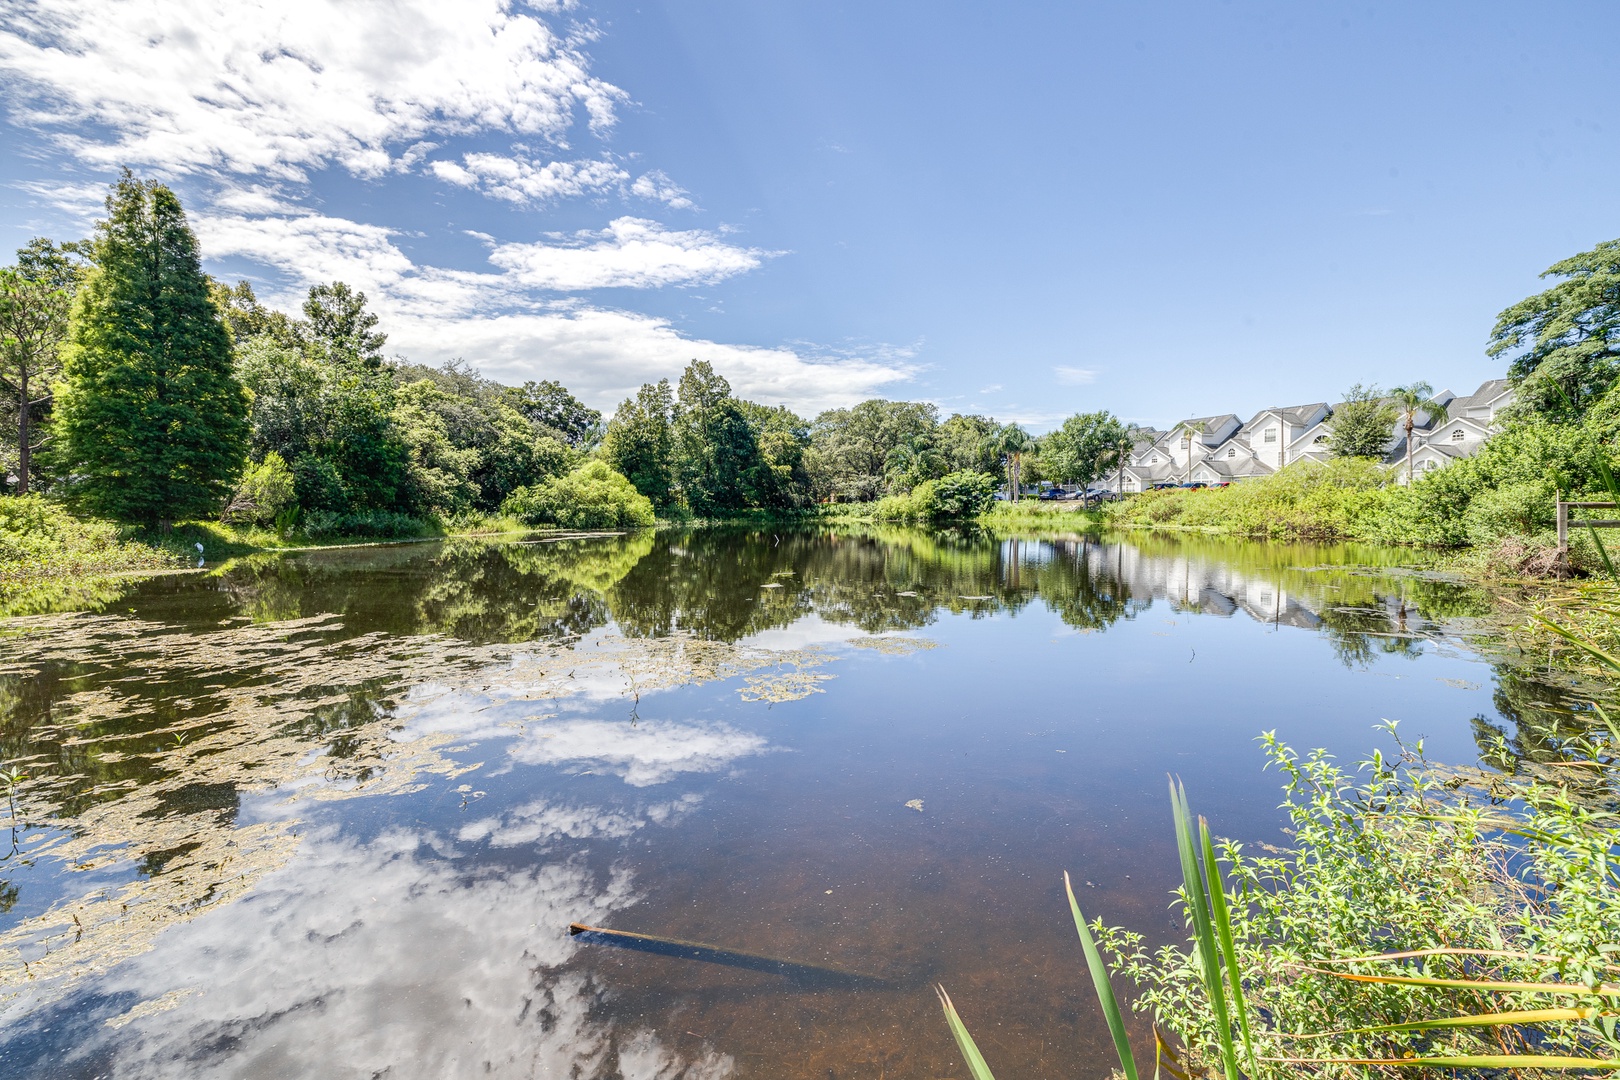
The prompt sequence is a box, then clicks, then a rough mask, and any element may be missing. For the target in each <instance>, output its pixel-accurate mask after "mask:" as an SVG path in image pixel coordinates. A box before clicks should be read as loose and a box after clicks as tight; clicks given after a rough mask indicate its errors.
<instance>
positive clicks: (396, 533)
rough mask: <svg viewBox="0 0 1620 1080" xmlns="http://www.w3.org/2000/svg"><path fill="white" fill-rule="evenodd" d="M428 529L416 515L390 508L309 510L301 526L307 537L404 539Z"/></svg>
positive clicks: (422, 534)
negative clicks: (336, 512) (335, 511)
mask: <svg viewBox="0 0 1620 1080" xmlns="http://www.w3.org/2000/svg"><path fill="white" fill-rule="evenodd" d="M431 531H432V530H431V529H430V528H429V526H428V524H427V523H426V522H424V521H422V520H421V519H420V518H413V517H411V516H410V515H409V514H397V513H395V512H394V511H392V510H362V511H360V512H358V513H353V514H335V513H333V512H332V511H330V510H312V511H311V512H309V513H308V514H305V515H304V527H303V532H304V535H305V536H307V537H309V538H310V539H311V540H337V539H340V538H352V539H368V540H408V539H410V538H412V537H417V536H426V535H427V534H428V533H430V532H431Z"/></svg>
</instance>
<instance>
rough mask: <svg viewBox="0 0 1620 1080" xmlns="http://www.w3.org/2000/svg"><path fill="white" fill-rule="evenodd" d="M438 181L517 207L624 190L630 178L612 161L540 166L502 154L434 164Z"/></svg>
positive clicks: (533, 162)
mask: <svg viewBox="0 0 1620 1080" xmlns="http://www.w3.org/2000/svg"><path fill="white" fill-rule="evenodd" d="M428 170H429V171H430V172H432V173H433V175H434V176H437V177H438V178H439V179H440V180H444V181H446V182H447V183H451V184H456V185H458V186H460V187H468V188H476V189H477V190H479V191H482V192H483V193H484V194H486V195H489V196H492V197H494V198H497V199H504V200H505V201H507V202H513V203H518V204H520V205H526V204H532V203H541V202H550V201H552V200H554V199H562V198H570V197H573V196H578V195H589V194H594V193H597V192H601V191H611V190H616V189H621V188H623V186H624V184H625V183H626V182H627V181H628V180H629V179H630V174H629V173H627V172H625V171H624V170H623V169H622V168H620V167H619V166H618V165H615V164H614V163H613V162H611V161H602V160H585V161H550V162H546V163H544V164H541V163H539V162H536V161H531V160H527V159H525V158H516V157H506V156H504V155H502V154H482V153H481V154H463V155H462V158H461V164H459V165H457V164H456V163H455V162H453V161H434V162H432V163H430V164H429V165H428Z"/></svg>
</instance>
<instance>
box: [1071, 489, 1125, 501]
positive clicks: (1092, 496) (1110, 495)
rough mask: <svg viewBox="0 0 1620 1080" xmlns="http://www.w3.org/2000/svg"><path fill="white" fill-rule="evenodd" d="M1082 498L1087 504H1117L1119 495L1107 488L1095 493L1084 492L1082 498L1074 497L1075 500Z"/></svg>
mask: <svg viewBox="0 0 1620 1080" xmlns="http://www.w3.org/2000/svg"><path fill="white" fill-rule="evenodd" d="M1082 497H1083V498H1084V499H1085V500H1086V501H1087V502H1094V503H1097V502H1118V501H1119V493H1118V492H1115V491H1109V490H1108V489H1107V488H1098V489H1097V490H1095V491H1088V492H1086V493H1085V495H1084V496H1078V495H1077V496H1076V498H1082Z"/></svg>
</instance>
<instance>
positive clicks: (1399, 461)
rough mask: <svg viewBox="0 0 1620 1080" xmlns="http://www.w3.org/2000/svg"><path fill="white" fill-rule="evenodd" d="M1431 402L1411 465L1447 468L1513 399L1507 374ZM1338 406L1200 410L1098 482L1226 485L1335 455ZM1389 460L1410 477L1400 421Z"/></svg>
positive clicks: (1474, 445)
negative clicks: (1246, 413)
mask: <svg viewBox="0 0 1620 1080" xmlns="http://www.w3.org/2000/svg"><path fill="white" fill-rule="evenodd" d="M1433 400H1434V401H1435V402H1437V403H1439V404H1443V405H1445V406H1446V408H1447V412H1448V418H1447V419H1446V420H1445V421H1444V422H1443V423H1442V422H1437V421H1436V420H1435V418H1434V417H1433V416H1432V415H1431V414H1430V413H1428V412H1419V413H1418V414H1417V416H1416V417H1414V420H1415V425H1414V427H1413V431H1412V467H1413V473H1414V475H1415V474H1416V473H1417V472H1419V471H1425V472H1426V471H1428V470H1430V469H1438V468H1442V467H1444V466H1445V465H1447V464H1449V463H1450V462H1452V461H1455V460H1456V459H1458V458H1464V457H1468V456H1469V455H1470V454H1472V453H1474V452H1475V451H1476V450H1478V449H1479V448H1480V446H1481V445H1482V444H1483V443H1484V442H1485V440H1486V439H1487V438H1489V437H1490V435H1491V432H1492V431H1493V430H1495V425H1496V418H1497V415H1498V414H1499V413H1500V412H1501V411H1502V409H1503V408H1505V407H1506V406H1507V405H1508V404H1509V403H1510V402H1511V401H1512V400H1513V389H1512V387H1511V386H1509V385H1508V381H1507V380H1506V379H1491V380H1489V381H1487V382H1485V383H1482V384H1481V385H1480V387H1479V389H1478V390H1476V391H1474V392H1473V393H1472V394H1470V395H1469V396H1468V397H1463V398H1460V397H1457V396H1456V395H1455V394H1453V393H1452V392H1451V391H1449V390H1442V391H1441V392H1440V393H1438V394H1436V395H1435V396H1434V398H1433ZM1337 408H1338V407H1337V406H1333V405H1329V404H1327V403H1326V402H1321V401H1319V402H1315V403H1313V404H1310V405H1294V406H1290V407H1287V408H1270V409H1262V410H1260V411H1259V412H1257V413H1255V414H1254V417H1253V418H1252V419H1250V420H1249V422H1248V423H1242V422H1240V421H1239V420H1238V418H1237V416H1236V415H1234V414H1232V413H1226V414H1224V415H1220V416H1201V417H1195V418H1193V419H1191V420H1186V421H1183V422H1182V423H1180V424H1177V425H1176V427H1175V428H1174V429H1173V430H1171V431H1156V430H1152V429H1147V430H1144V431H1142V432H1141V433H1140V436H1141V437H1140V438H1138V439H1137V441H1136V444H1135V446H1134V447H1133V448H1132V450H1131V453H1130V454H1129V456H1128V460H1127V462H1126V464H1125V465H1124V466H1123V467H1122V468H1120V469H1118V470H1116V471H1115V472H1114V473H1113V474H1111V475H1109V476H1107V477H1104V478H1102V479H1101V480H1100V481H1099V482H1098V486H1099V487H1106V488H1108V489H1110V490H1115V491H1121V492H1133V491H1146V490H1148V489H1149V488H1152V487H1153V486H1154V485H1155V484H1183V483H1187V482H1189V481H1190V482H1193V483H1203V484H1226V483H1232V482H1234V481H1238V480H1251V479H1253V478H1255V477H1258V476H1270V475H1271V474H1272V473H1274V472H1276V471H1277V470H1278V469H1281V468H1283V467H1284V466H1287V465H1292V464H1293V463H1294V462H1296V461H1307V460H1313V461H1322V460H1326V459H1327V458H1329V457H1331V456H1332V450H1331V448H1330V437H1331V436H1332V434H1333V414H1334V413H1335V412H1336V411H1337ZM1383 461H1384V464H1385V465H1388V466H1391V467H1395V466H1399V467H1400V476H1399V482H1401V483H1403V484H1404V483H1405V482H1406V469H1405V465H1406V430H1405V426H1404V425H1403V424H1401V423H1399V422H1397V423H1396V424H1395V425H1394V426H1393V427H1392V429H1391V432H1390V440H1389V443H1388V445H1387V446H1386V448H1385V452H1384V458H1383Z"/></svg>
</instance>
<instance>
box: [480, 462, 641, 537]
mask: <svg viewBox="0 0 1620 1080" xmlns="http://www.w3.org/2000/svg"><path fill="white" fill-rule="evenodd" d="M501 513H502V514H505V515H507V516H509V517H515V518H517V519H518V520H519V521H522V522H523V523H524V524H526V525H561V526H562V527H564V528H567V529H619V528H634V527H646V526H649V525H652V524H654V523H655V522H656V521H657V518H656V516H655V515H654V514H653V505H652V502H651V501H650V500H649V499H648V498H647V497H646V496H645V495H643V494H641V492H639V491H637V490H636V489H635V486H634V485H633V484H631V483H630V481H628V480H626V479H625V478H624V477H623V476H621V475H619V474H618V473H616V472H614V471H613V470H612V469H611V468H609V467H608V465H607V463H606V462H603V461H587V462H586V463H585V464H583V465H581V466H580V467H579V468H577V469H575V470H574V471H573V472H571V473H569V474H568V475H567V476H559V477H555V478H553V479H551V480H547V481H546V482H545V483H544V484H541V485H539V486H537V487H521V488H518V489H517V490H516V491H514V492H512V494H511V495H509V496H507V498H506V501H505V502H504V503H502V504H501Z"/></svg>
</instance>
